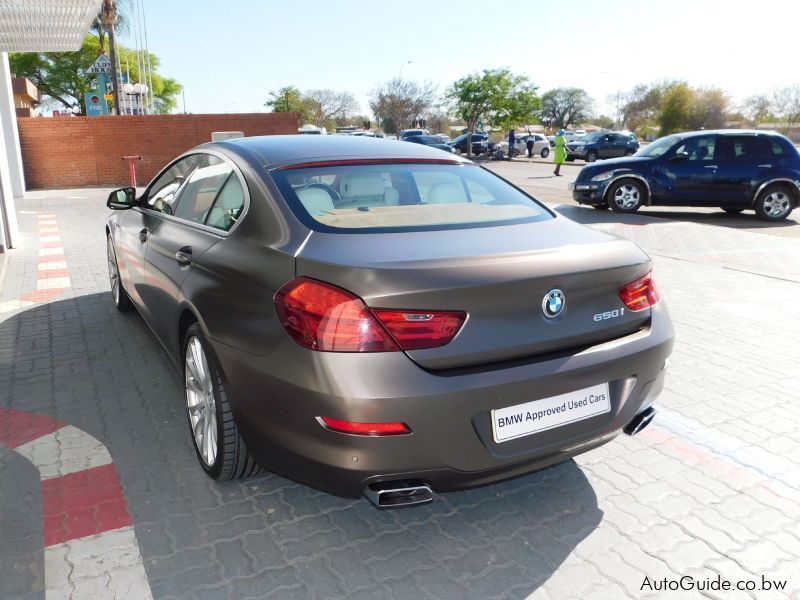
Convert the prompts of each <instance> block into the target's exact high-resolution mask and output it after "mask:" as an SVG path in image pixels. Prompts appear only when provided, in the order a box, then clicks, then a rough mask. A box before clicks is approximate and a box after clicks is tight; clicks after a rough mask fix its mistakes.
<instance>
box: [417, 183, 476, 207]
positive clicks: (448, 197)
mask: <svg viewBox="0 0 800 600" xmlns="http://www.w3.org/2000/svg"><path fill="white" fill-rule="evenodd" d="M458 202H469V200H468V199H467V194H466V193H465V192H464V186H463V185H461V184H460V183H451V182H449V181H442V182H440V183H434V184H433V185H432V186H431V187H430V189H429V190H428V198H427V200H426V202H425V204H456V203H458Z"/></svg>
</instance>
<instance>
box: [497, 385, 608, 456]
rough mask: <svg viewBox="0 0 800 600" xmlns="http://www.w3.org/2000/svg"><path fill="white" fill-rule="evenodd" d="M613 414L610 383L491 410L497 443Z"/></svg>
mask: <svg viewBox="0 0 800 600" xmlns="http://www.w3.org/2000/svg"><path fill="white" fill-rule="evenodd" d="M610 411H611V400H610V394H609V392H608V383H601V384H598V385H593V386H591V387H588V388H583V389H581V390H575V391H573V392H567V393H566V394H560V395H558V396H552V397H550V398H543V399H541V400H533V401H531V402H525V403H524V404H517V405H515V406H507V407H506V408H498V409H495V410H493V411H492V435H493V436H494V441H495V442H497V443H500V442H507V441H509V440H513V439H516V438H519V437H524V436H526V435H531V434H532V433H538V432H540V431H546V430H547V429H553V428H554V427H561V426H563V425H567V424H568V423H574V422H575V421H582V420H584V419H588V418H590V417H594V416H597V415H601V414H603V413H607V412H610Z"/></svg>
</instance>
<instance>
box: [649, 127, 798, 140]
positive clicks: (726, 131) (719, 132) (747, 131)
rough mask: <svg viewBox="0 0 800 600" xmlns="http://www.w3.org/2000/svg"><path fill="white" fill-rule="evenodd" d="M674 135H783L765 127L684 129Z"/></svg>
mask: <svg viewBox="0 0 800 600" xmlns="http://www.w3.org/2000/svg"><path fill="white" fill-rule="evenodd" d="M673 135H677V136H680V137H682V138H686V137H694V136H698V135H769V136H773V137H783V136H782V135H781V134H780V133H778V132H777V131H765V130H763V129H701V130H699V131H684V132H680V133H675V134H673ZM664 137H666V136H664Z"/></svg>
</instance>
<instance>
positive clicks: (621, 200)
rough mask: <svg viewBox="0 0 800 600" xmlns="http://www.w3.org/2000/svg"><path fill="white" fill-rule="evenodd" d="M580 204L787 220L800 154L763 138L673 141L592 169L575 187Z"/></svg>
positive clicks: (707, 134) (734, 134)
mask: <svg viewBox="0 0 800 600" xmlns="http://www.w3.org/2000/svg"><path fill="white" fill-rule="evenodd" d="M571 187H572V190H573V191H572V197H573V199H574V200H575V201H577V202H579V203H580V204H590V205H592V206H594V207H595V208H608V207H609V206H610V207H611V208H612V209H613V210H615V211H618V212H634V211H635V210H637V209H638V208H639V207H640V206H642V205H667V206H719V207H721V208H722V209H723V210H725V211H726V212H730V213H738V212H741V211H743V210H748V209H749V210H755V212H756V215H758V217H759V218H761V219H764V220H767V221H780V220H781V219H785V218H786V217H787V216H788V215H789V213H791V212H792V209H794V208H797V205H798V203H800V153H798V151H797V148H795V147H794V145H793V144H792V143H791V142H790V141H789V140H788V139H786V138H785V137H783V136H782V135H778V134H776V133H769V132H765V131H744V130H721V131H694V132H691V133H679V134H676V135H669V136H667V137H663V138H661V139H658V140H656V141H655V142H653V143H652V144H649V145H648V146H646V147H644V148H643V149H642V150H640V151H639V152H637V153H636V154H635V155H634V156H631V157H629V158H618V159H612V160H608V161H605V162H603V163H601V164H592V165H587V166H585V167H583V169H581V172H580V173H579V174H578V178H577V179H576V180H575V183H574V184H572V186H571Z"/></svg>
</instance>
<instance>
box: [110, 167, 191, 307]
mask: <svg viewBox="0 0 800 600" xmlns="http://www.w3.org/2000/svg"><path fill="white" fill-rule="evenodd" d="M196 164H197V157H196V156H194V155H190V156H185V157H183V158H180V159H178V160H176V161H175V162H174V163H172V164H171V165H169V166H168V167H167V168H165V169H164V170H163V171H162V172H161V173H159V175H158V176H157V177H156V178H155V179H154V180H153V182H152V183H151V184H150V185H149V186H148V188H147V190H146V191H145V193H144V194H143V195H142V197H141V198H140V199H139V201H138V203H137V206H136V207H134V208H133V209H132V210H129V211H126V213H125V216H124V220H122V223H121V226H120V228H119V230H118V232H117V233H118V235H117V249H118V253H119V254H120V255H121V256H117V261H118V262H119V263H120V275H121V277H122V283H123V285H124V286H125V290H126V291H127V292H128V295H129V296H130V298H131V300H132V301H133V302H134V304H136V306H137V307H138V309H139V312H140V313H141V314H142V316H143V317H144V319H145V321H147V322H148V323H150V322H151V321H152V316H151V312H150V310H151V307H150V306H149V305H148V304H147V303H146V302H145V297H147V295H148V294H147V291H146V288H147V285H148V283H147V278H146V274H145V260H146V254H147V237H148V233H149V231H150V229H151V228H152V227H153V226H154V225H155V224H156V223H158V222H159V219H160V215H164V214H167V215H168V214H171V213H172V206H173V203H174V202H175V200H176V199H177V193H178V191H179V190H180V188H181V185H182V184H183V182H184V181H185V180H186V177H187V176H188V175H189V173H191V171H192V170H193V169H194V167H195V166H196Z"/></svg>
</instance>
